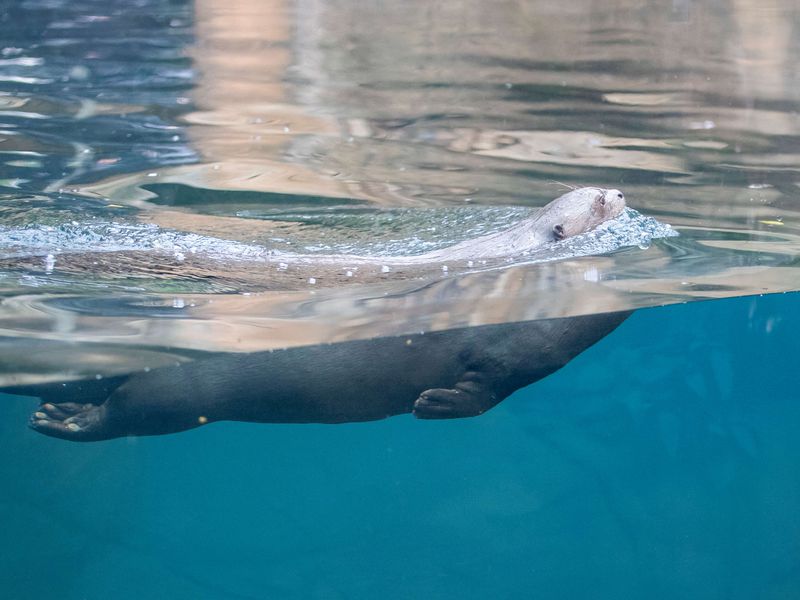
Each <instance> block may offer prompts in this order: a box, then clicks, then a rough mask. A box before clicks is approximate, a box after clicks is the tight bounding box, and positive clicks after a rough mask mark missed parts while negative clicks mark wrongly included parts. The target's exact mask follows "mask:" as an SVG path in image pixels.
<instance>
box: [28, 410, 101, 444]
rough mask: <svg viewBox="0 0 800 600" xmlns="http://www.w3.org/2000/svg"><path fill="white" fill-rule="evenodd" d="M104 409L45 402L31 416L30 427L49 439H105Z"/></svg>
mask: <svg viewBox="0 0 800 600" xmlns="http://www.w3.org/2000/svg"><path fill="white" fill-rule="evenodd" d="M104 417H105V407H104V406H103V405H102V404H100V405H97V404H79V403H76V402H62V403H60V404H53V403H50V402H46V403H44V404H42V405H41V406H40V407H39V410H37V411H36V412H35V413H33V415H31V420H30V423H29V425H30V427H31V429H34V430H36V431H38V432H39V433H43V434H44V435H49V436H51V437H57V438H61V439H64V440H73V441H91V440H99V439H105V437H106V436H105V435H103V429H104V427H103V422H104Z"/></svg>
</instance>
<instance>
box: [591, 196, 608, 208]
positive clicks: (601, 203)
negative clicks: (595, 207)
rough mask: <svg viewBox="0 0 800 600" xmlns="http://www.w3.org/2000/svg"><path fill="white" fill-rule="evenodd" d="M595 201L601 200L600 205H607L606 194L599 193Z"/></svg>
mask: <svg viewBox="0 0 800 600" xmlns="http://www.w3.org/2000/svg"><path fill="white" fill-rule="evenodd" d="M594 201H595V202H599V203H600V206H605V204H606V196H605V194H599V195H598V196H597V198H595V199H594Z"/></svg>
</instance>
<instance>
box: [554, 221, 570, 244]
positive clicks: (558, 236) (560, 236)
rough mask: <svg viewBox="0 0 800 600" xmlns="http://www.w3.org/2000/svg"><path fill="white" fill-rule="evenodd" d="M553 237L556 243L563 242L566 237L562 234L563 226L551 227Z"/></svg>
mask: <svg viewBox="0 0 800 600" xmlns="http://www.w3.org/2000/svg"><path fill="white" fill-rule="evenodd" d="M553 237H554V238H555V239H556V241H559V240H563V239H564V238H565V237H567V236H566V234H565V233H564V226H563V225H561V224H558V225H553Z"/></svg>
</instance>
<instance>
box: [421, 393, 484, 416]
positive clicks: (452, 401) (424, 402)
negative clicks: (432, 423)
mask: <svg viewBox="0 0 800 600" xmlns="http://www.w3.org/2000/svg"><path fill="white" fill-rule="evenodd" d="M494 404H495V403H494V402H491V403H488V405H487V402H485V399H484V398H482V397H481V396H479V395H475V394H472V393H469V392H464V391H461V390H446V389H433V390H426V391H424V392H422V393H421V394H420V395H419V398H417V400H416V402H414V409H413V411H412V412H413V414H414V416H415V417H417V418H418V419H456V418H461V417H475V416H477V415H480V414H482V413H484V412H485V411H486V410H488V409H489V408H491V407H492V406H494Z"/></svg>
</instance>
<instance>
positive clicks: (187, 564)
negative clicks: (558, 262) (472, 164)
mask: <svg viewBox="0 0 800 600" xmlns="http://www.w3.org/2000/svg"><path fill="white" fill-rule="evenodd" d="M799 308H800V297H798V296H797V295H796V294H788V295H773V296H764V297H755V298H739V299H735V300H724V301H714V302H704V303H694V304H689V305H682V306H673V307H667V308H658V309H647V310H643V311H639V312H637V313H636V314H634V315H633V316H632V317H631V318H630V319H629V320H628V321H627V322H625V323H624V324H623V325H622V326H621V327H620V328H619V329H618V330H617V331H616V332H614V333H613V334H611V335H610V336H609V337H607V338H606V339H604V340H602V341H601V342H600V343H598V344H597V345H596V346H594V347H593V348H591V349H590V350H589V351H587V352H586V353H585V354H583V355H581V356H580V357H578V358H577V359H576V360H574V361H573V362H572V363H570V364H569V365H568V366H567V367H565V368H564V369H563V370H561V371H560V372H558V373H557V374H555V375H554V376H552V377H550V378H548V379H546V380H544V381H541V382H539V383H537V384H535V385H533V386H530V387H528V388H525V389H523V390H521V391H520V392H518V393H517V394H515V395H514V396H513V397H512V398H510V399H508V400H507V401H505V402H503V403H502V404H501V405H500V406H498V407H497V408H496V409H494V410H492V411H491V412H489V413H487V414H486V415H484V416H483V417H481V418H477V419H466V420H456V421H452V422H423V421H418V420H415V419H414V418H412V417H410V416H408V417H396V418H392V419H388V420H385V421H380V422H374V423H366V424H353V425H336V426H316V425H299V426H296V425H250V424H240V423H221V424H215V425H213V426H209V427H206V428H202V429H200V430H195V431H191V432H188V433H183V434H178V435H173V436H162V437H156V438H129V439H122V440H115V441H111V442H106V443H101V444H86V445H81V444H69V443H64V442H62V441H59V440H52V439H49V438H44V437H43V436H40V435H38V434H36V433H34V432H32V431H30V430H28V429H26V428H25V427H24V426H23V424H24V423H25V420H26V419H27V416H28V413H29V411H30V410H31V409H32V408H33V407H34V402H33V401H32V400H30V399H23V398H12V397H5V398H3V402H2V403H1V404H0V408H2V419H1V420H0V436H2V439H3V440H4V452H3V454H2V458H0V477H2V480H3V481H4V482H5V484H4V485H3V486H2V488H0V510H2V513H3V515H4V522H5V525H4V539H5V540H6V543H5V544H4V548H3V551H2V560H0V581H2V582H4V583H3V597H4V598H9V599H16V598H20V599H22V598H24V599H28V598H42V599H47V598H54V599H55V598H58V599H61V600H71V599H76V600H78V599H84V598H109V597H113V598H119V599H127V598H167V597H169V598H186V599H198V598H209V599H212V598H213V599H216V598H422V597H425V598H486V597H505V598H531V597H535V598H645V597H646V598H687V599H691V598H703V599H708V598H720V599H722V598H725V599H731V598H742V599H750V598H764V599H767V598H768V599H778V598H785V599H793V598H797V597H798V594H800V518H799V517H798V511H797V507H798V503H800V441H799V440H800V438H798V435H797V431H798V430H800V406H799V405H798V403H797V381H796V375H797V368H796V362H797V361H796V348H797V339H798V336H800V310H798V309H799Z"/></svg>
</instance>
